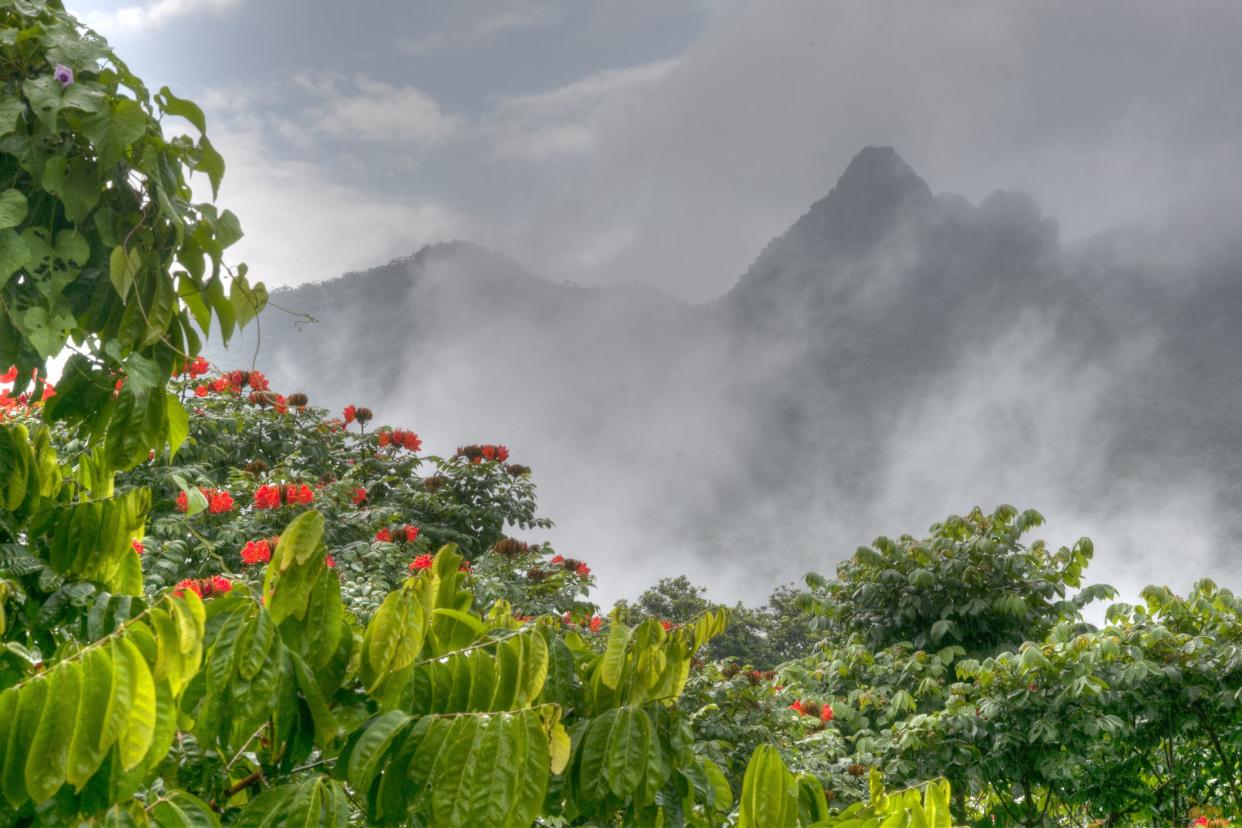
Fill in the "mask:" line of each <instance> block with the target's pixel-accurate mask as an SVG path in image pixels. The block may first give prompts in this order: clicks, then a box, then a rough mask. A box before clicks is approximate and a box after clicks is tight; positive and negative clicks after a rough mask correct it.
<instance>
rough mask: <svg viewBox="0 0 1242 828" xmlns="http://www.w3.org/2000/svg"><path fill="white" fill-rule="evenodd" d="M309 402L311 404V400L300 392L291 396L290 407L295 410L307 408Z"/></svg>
mask: <svg viewBox="0 0 1242 828" xmlns="http://www.w3.org/2000/svg"><path fill="white" fill-rule="evenodd" d="M309 402H310V398H308V397H307V396H306V395H305V394H303V393H301V392H298V393H297V394H290V395H289V405H291V406H293V407H294V408H305V407H306V404H307V403H309Z"/></svg>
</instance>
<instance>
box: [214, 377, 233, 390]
mask: <svg viewBox="0 0 1242 828" xmlns="http://www.w3.org/2000/svg"><path fill="white" fill-rule="evenodd" d="M229 387H230V386H229V381H228V378H226V377H216V378H215V379H213V380H212V381H211V390H212V391H215V392H216V393H217V394H223V393H224V392H225V391H228V390H229Z"/></svg>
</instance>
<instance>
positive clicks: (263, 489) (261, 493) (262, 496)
mask: <svg viewBox="0 0 1242 828" xmlns="http://www.w3.org/2000/svg"><path fill="white" fill-rule="evenodd" d="M254 507H255V508H256V509H279V508H280V487H279V486H269V485H267V484H266V483H265V484H263V485H262V486H260V487H259V488H258V489H257V490H256V491H255V493H254Z"/></svg>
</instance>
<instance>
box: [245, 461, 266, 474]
mask: <svg viewBox="0 0 1242 828" xmlns="http://www.w3.org/2000/svg"><path fill="white" fill-rule="evenodd" d="M268 468H269V467H268V465H267V463H265V462H263V461H262V460H257V459H256V460H251V461H250V462H249V463H247V464H246V471H247V472H249V473H250V474H253V475H256V476H258V475H260V474H263V473H264V472H265V471H267V470H268Z"/></svg>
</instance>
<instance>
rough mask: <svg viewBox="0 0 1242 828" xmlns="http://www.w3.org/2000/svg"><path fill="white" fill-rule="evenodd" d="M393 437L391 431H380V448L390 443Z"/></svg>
mask: <svg viewBox="0 0 1242 828" xmlns="http://www.w3.org/2000/svg"><path fill="white" fill-rule="evenodd" d="M391 439H392V433H391V432H388V431H381V432H380V433H379V444H380V448H383V447H384V446H386V445H388V443H389V441H390V440H391Z"/></svg>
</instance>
